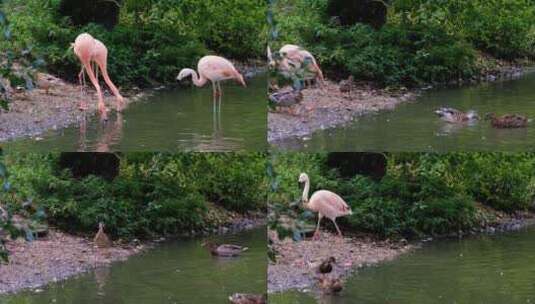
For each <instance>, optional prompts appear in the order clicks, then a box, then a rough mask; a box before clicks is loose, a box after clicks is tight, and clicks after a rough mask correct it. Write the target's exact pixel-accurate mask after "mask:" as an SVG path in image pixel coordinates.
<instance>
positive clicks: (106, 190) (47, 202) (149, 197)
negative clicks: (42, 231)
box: [0, 153, 266, 238]
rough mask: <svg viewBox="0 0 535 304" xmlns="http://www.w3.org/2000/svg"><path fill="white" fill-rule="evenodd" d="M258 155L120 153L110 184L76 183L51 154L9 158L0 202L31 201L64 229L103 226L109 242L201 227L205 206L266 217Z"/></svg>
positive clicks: (261, 163)
mask: <svg viewBox="0 0 535 304" xmlns="http://www.w3.org/2000/svg"><path fill="white" fill-rule="evenodd" d="M265 161H266V160H265V156H264V155H262V154H245V153H244V154H233V153H229V154H215V153H214V154H211V153H199V154H196V153H193V154H189V153H184V154H180V153H179V154H154V153H134V154H125V155H123V156H122V159H121V167H120V174H119V176H117V177H116V178H115V179H114V180H113V181H111V182H110V181H107V180H105V179H104V178H102V177H98V176H92V175H90V176H87V177H85V178H81V179H75V178H73V177H72V176H71V173H70V171H68V170H60V169H59V167H58V165H57V163H58V155H56V154H22V155H16V156H15V155H7V156H6V162H8V163H9V167H10V169H11V171H12V174H11V182H12V184H13V188H12V189H11V191H10V192H9V193H4V194H1V196H0V199H2V200H4V201H6V202H9V203H10V204H11V205H12V206H22V205H23V202H26V201H33V204H35V205H36V206H38V207H44V209H45V210H46V213H47V215H48V221H49V222H51V223H53V224H55V225H57V226H58V227H60V228H61V229H63V230H67V231H71V232H91V231H94V230H95V228H96V227H97V226H98V222H104V223H105V224H106V226H107V230H108V231H109V232H110V233H111V234H112V235H114V236H117V237H123V238H129V237H134V236H137V237H147V236H152V235H160V234H176V233H178V232H180V231H190V230H191V229H197V228H202V227H204V226H205V225H207V224H209V223H206V222H205V219H206V217H205V215H206V212H207V210H208V204H207V203H208V202H210V203H215V204H218V205H221V206H222V207H224V208H226V209H229V210H238V211H241V212H247V211H251V210H263V209H264V208H265V207H264V206H265V200H266V195H265V191H264V189H266V185H265V177H264V176H265Z"/></svg>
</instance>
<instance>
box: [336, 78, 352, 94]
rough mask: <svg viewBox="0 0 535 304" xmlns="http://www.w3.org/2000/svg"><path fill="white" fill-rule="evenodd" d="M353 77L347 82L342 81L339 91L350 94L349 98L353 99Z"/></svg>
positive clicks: (346, 80)
mask: <svg viewBox="0 0 535 304" xmlns="http://www.w3.org/2000/svg"><path fill="white" fill-rule="evenodd" d="M353 79H354V78H353V75H349V77H348V78H347V79H345V80H342V81H340V84H339V89H340V92H342V93H348V96H349V97H350V98H351V88H352V87H353Z"/></svg>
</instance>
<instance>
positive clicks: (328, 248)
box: [268, 231, 413, 293]
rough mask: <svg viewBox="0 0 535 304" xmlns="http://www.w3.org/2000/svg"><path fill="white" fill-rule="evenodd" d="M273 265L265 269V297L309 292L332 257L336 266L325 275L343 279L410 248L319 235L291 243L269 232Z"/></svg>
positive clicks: (382, 242) (399, 243) (393, 257)
mask: <svg viewBox="0 0 535 304" xmlns="http://www.w3.org/2000/svg"><path fill="white" fill-rule="evenodd" d="M269 234H270V238H271V240H275V241H274V242H273V247H274V250H275V251H276V252H277V257H276V258H277V262H276V263H270V264H269V266H268V293H274V292H283V291H285V290H289V289H298V290H300V291H303V292H308V291H311V290H312V289H313V287H314V285H315V284H316V277H317V276H318V272H317V268H318V266H319V264H320V263H321V262H322V261H324V260H326V259H328V258H329V257H331V256H332V257H334V258H335V259H336V263H335V264H334V267H333V270H332V272H331V273H329V274H328V275H329V276H330V277H334V278H345V277H347V276H349V275H350V274H351V273H352V272H354V271H357V270H358V269H359V268H362V267H366V266H371V265H375V264H378V263H381V262H384V261H389V260H393V259H395V258H396V257H398V256H399V255H401V254H403V253H406V252H409V251H410V250H411V249H412V248H413V246H412V245H409V244H406V243H403V242H392V241H389V240H386V241H378V240H374V239H372V238H370V237H356V238H351V237H343V238H338V237H337V236H336V235H335V234H332V233H328V232H323V233H322V234H321V238H320V239H319V240H316V241H315V240H304V241H301V242H294V241H293V240H290V239H285V240H278V239H277V237H276V236H275V237H273V234H274V232H273V231H270V232H269Z"/></svg>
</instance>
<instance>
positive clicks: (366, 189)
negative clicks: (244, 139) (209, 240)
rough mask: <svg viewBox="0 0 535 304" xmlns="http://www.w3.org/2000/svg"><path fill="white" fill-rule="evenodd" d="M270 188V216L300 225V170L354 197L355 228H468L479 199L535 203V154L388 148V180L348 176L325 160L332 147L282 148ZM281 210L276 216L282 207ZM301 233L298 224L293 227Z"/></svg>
mask: <svg viewBox="0 0 535 304" xmlns="http://www.w3.org/2000/svg"><path fill="white" fill-rule="evenodd" d="M273 157H274V159H273V166H274V167H273V171H274V172H275V174H273V181H272V183H273V184H274V186H275V187H272V189H271V191H272V192H271V194H270V196H269V198H270V199H269V201H270V205H271V206H273V208H271V209H270V215H272V217H271V218H270V223H271V225H272V226H273V227H272V228H274V229H277V228H278V227H279V226H280V225H279V223H278V221H279V219H280V218H283V219H284V220H285V221H287V219H286V218H285V217H286V216H290V217H292V218H294V219H298V218H299V219H298V220H297V221H296V223H297V224H292V225H289V226H290V227H292V228H296V230H298V228H299V227H304V225H303V224H302V223H299V221H301V220H304V221H307V220H308V218H307V217H305V218H302V212H303V211H302V209H301V211H300V212H301V213H299V212H298V213H296V212H295V208H294V206H295V204H296V203H295V202H296V201H298V200H299V197H300V195H301V192H302V189H300V188H299V187H298V185H297V178H298V176H299V173H300V172H307V173H308V174H309V175H310V179H311V193H312V192H313V191H315V190H319V189H328V190H331V191H334V192H336V193H338V194H340V195H341V196H342V197H343V198H344V199H345V200H346V202H348V204H350V206H351V208H352V210H353V215H352V216H349V217H345V218H343V219H341V223H345V225H346V226H349V227H351V228H353V229H355V230H359V231H368V232H372V233H377V234H379V235H381V236H400V235H403V236H409V237H410V236H421V235H426V234H431V235H437V234H438V235H442V234H448V233H451V232H458V231H466V230H469V229H470V228H473V227H475V226H477V225H478V224H479V223H478V221H477V216H476V202H480V203H483V204H485V205H487V206H489V207H492V208H495V209H497V210H501V211H506V212H514V211H518V210H527V209H529V208H532V201H533V199H534V198H535V174H533V172H535V154H532V153H525V154H523V153H516V154H506V153H449V154H432V153H401V154H399V153H398V154H388V155H387V157H388V167H387V174H386V176H384V177H383V179H382V180H381V181H380V182H377V181H374V180H372V179H370V178H368V177H364V176H360V175H357V176H355V177H354V178H352V179H342V178H340V177H339V175H338V172H336V171H333V170H330V169H328V168H326V167H325V155H324V154H292V153H290V154H275V155H274V156H273ZM274 213H276V216H275V215H274ZM292 233H294V232H292Z"/></svg>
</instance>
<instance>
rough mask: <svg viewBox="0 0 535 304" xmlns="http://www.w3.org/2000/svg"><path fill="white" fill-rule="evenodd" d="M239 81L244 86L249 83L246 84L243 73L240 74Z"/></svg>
mask: <svg viewBox="0 0 535 304" xmlns="http://www.w3.org/2000/svg"><path fill="white" fill-rule="evenodd" d="M238 82H239V83H240V84H241V85H242V86H244V87H247V84H245V80H244V79H243V76H242V75H241V74H238Z"/></svg>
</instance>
